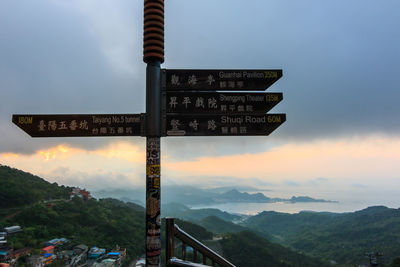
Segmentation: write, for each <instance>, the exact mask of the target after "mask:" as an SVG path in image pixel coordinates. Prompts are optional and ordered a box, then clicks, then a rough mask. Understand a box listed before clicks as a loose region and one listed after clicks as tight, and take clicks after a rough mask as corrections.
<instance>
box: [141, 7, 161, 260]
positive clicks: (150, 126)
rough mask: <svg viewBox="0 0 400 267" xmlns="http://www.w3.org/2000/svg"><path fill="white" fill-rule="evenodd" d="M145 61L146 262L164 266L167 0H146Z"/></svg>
mask: <svg viewBox="0 0 400 267" xmlns="http://www.w3.org/2000/svg"><path fill="white" fill-rule="evenodd" d="M143 37H144V38H143V41H144V43H143V61H144V62H146V63H147V68H146V266H157V267H158V266H161V214H160V203H161V198H160V197H161V188H160V185H161V183H160V178H161V177H160V153H161V149H160V137H161V68H160V64H161V63H162V62H164V1H163V0H145V1H144V36H143Z"/></svg>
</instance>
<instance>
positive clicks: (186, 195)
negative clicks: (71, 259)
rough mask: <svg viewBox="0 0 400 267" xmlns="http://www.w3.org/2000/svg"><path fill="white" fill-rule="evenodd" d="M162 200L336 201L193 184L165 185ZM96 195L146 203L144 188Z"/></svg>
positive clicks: (209, 202)
mask: <svg viewBox="0 0 400 267" xmlns="http://www.w3.org/2000/svg"><path fill="white" fill-rule="evenodd" d="M162 190H163V197H162V202H163V203H164V204H168V203H181V204H183V205H188V206H195V205H212V204H220V203H275V202H290V203H298V202H336V201H331V200H324V199H315V198H312V197H309V196H292V197H291V198H270V197H268V196H265V195H264V194H263V193H252V194H251V193H247V192H240V191H239V190H237V189H229V190H224V191H221V190H218V189H215V188H212V189H201V188H196V187H193V186H165V187H163V188H162ZM93 195H94V196H95V197H113V198H117V199H119V200H122V201H131V202H134V203H136V204H139V205H143V203H144V190H139V189H137V188H136V189H133V190H127V189H112V190H101V191H98V192H94V193H93Z"/></svg>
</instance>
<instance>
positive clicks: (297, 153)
mask: <svg viewBox="0 0 400 267" xmlns="http://www.w3.org/2000/svg"><path fill="white" fill-rule="evenodd" d="M399 149H400V140H399V139H398V138H384V137H375V138H365V139H364V138H360V139H333V140H325V141H316V142H312V143H290V144H286V145H282V146H280V147H275V148H273V149H271V150H268V151H266V152H262V153H256V154H248V153H245V154H239V155H230V156H219V157H201V158H198V159H197V160H192V161H191V160H187V161H181V162H166V163H165V164H164V166H165V168H167V169H168V171H171V172H174V173H196V174H197V175H201V174H204V175H208V174H209V173H212V174H213V175H232V176H234V177H240V178H243V179H248V178H249V177H262V179H263V180H268V181H269V182H272V183H277V182H278V181H279V180H280V181H282V180H290V181H303V182H305V181H308V180H309V177H321V176H324V175H325V174H327V173H329V177H330V179H341V180H344V179H346V178H347V177H364V178H365V179H374V178H376V177H377V176H380V177H384V178H383V179H385V178H390V177H393V176H395V173H396V171H395V169H396V168H397V167H396V166H397V165H398V164H397V163H396V162H398V160H399V159H400V158H399V157H400V156H399V154H398V150H399ZM317 181H318V182H322V181H324V179H322V180H321V179H319V180H317Z"/></svg>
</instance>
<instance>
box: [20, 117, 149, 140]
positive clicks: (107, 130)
mask: <svg viewBox="0 0 400 267" xmlns="http://www.w3.org/2000/svg"><path fill="white" fill-rule="evenodd" d="M142 117H143V115H142V114H70V115H64V114H57V115H13V117H12V121H13V123H14V124H16V125H17V126H18V127H19V128H21V129H22V130H24V131H25V132H26V133H27V134H29V135H30V136H31V137H83V136H93V137H96V136H142V135H143V130H142V128H143V127H142V121H143V119H142Z"/></svg>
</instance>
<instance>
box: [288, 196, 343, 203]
mask: <svg viewBox="0 0 400 267" xmlns="http://www.w3.org/2000/svg"><path fill="white" fill-rule="evenodd" d="M289 201H290V202H292V203H297V202H337V201H332V200H325V199H315V198H312V197H307V196H298V197H296V196H293V197H292V198H291V199H289Z"/></svg>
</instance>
